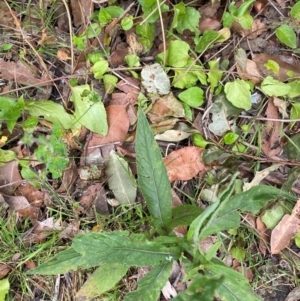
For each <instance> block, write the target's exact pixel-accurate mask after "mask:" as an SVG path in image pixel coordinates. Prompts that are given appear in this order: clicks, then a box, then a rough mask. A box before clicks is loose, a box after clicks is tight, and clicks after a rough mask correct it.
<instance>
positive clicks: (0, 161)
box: [0, 148, 17, 166]
mask: <svg viewBox="0 0 300 301" xmlns="http://www.w3.org/2000/svg"><path fill="white" fill-rule="evenodd" d="M16 157H17V155H16V153H15V152H13V151H11V150H4V149H1V148H0V166H3V165H4V164H5V163H6V162H10V161H12V160H14V159H16Z"/></svg>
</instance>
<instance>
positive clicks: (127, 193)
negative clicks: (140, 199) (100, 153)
mask: <svg viewBox="0 0 300 301" xmlns="http://www.w3.org/2000/svg"><path fill="white" fill-rule="evenodd" d="M105 174H106V176H107V179H108V180H107V181H108V186H109V188H110V189H111V190H112V191H113V193H114V196H115V197H116V199H117V200H118V201H119V202H120V203H121V204H123V205H126V204H127V205H128V204H132V203H134V202H135V198H136V190H137V188H136V185H134V184H135V183H134V178H133V175H132V172H131V170H130V168H129V166H128V163H127V162H126V161H125V160H124V159H123V158H121V157H120V156H119V155H117V154H116V152H115V151H112V152H111V153H110V155H109V162H108V165H107V167H106V169H105Z"/></svg>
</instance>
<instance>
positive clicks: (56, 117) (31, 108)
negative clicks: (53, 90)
mask: <svg viewBox="0 0 300 301" xmlns="http://www.w3.org/2000/svg"><path fill="white" fill-rule="evenodd" d="M25 110H26V111H27V112H28V113H29V115H31V116H36V117H41V116H43V117H44V119H46V120H48V121H50V122H52V123H56V124H59V125H61V126H62V127H63V128H64V129H66V130H68V129H70V128H73V127H79V126H80V124H79V123H77V122H76V120H75V119H74V116H73V115H70V114H68V113H67V112H66V111H65V109H64V108H63V106H62V105H60V104H58V103H55V102H53V101H50V100H42V101H35V102H27V103H26V105H25Z"/></svg>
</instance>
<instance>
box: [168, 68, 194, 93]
mask: <svg viewBox="0 0 300 301" xmlns="http://www.w3.org/2000/svg"><path fill="white" fill-rule="evenodd" d="M197 81H198V77H197V75H196V74H195V73H194V72H185V71H184V70H175V75H174V78H173V81H172V86H173V87H175V88H179V89H185V88H190V87H193V86H195V84H196V83H197Z"/></svg>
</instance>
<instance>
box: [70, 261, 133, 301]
mask: <svg viewBox="0 0 300 301" xmlns="http://www.w3.org/2000/svg"><path fill="white" fill-rule="evenodd" d="M128 269H129V266H126V265H122V264H103V265H101V266H100V267H98V268H97V269H96V271H95V272H94V273H93V274H92V275H91V276H90V277H89V278H88V280H87V281H86V282H85V283H84V285H83V286H82V287H81V288H80V290H79V291H78V292H77V294H76V300H91V299H93V298H95V297H97V296H99V295H101V294H103V293H105V292H107V291H108V290H110V289H112V288H113V287H114V286H115V285H116V284H117V283H118V282H119V281H120V280H121V279H122V278H123V276H124V275H125V274H126V272H127V271H128Z"/></svg>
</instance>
